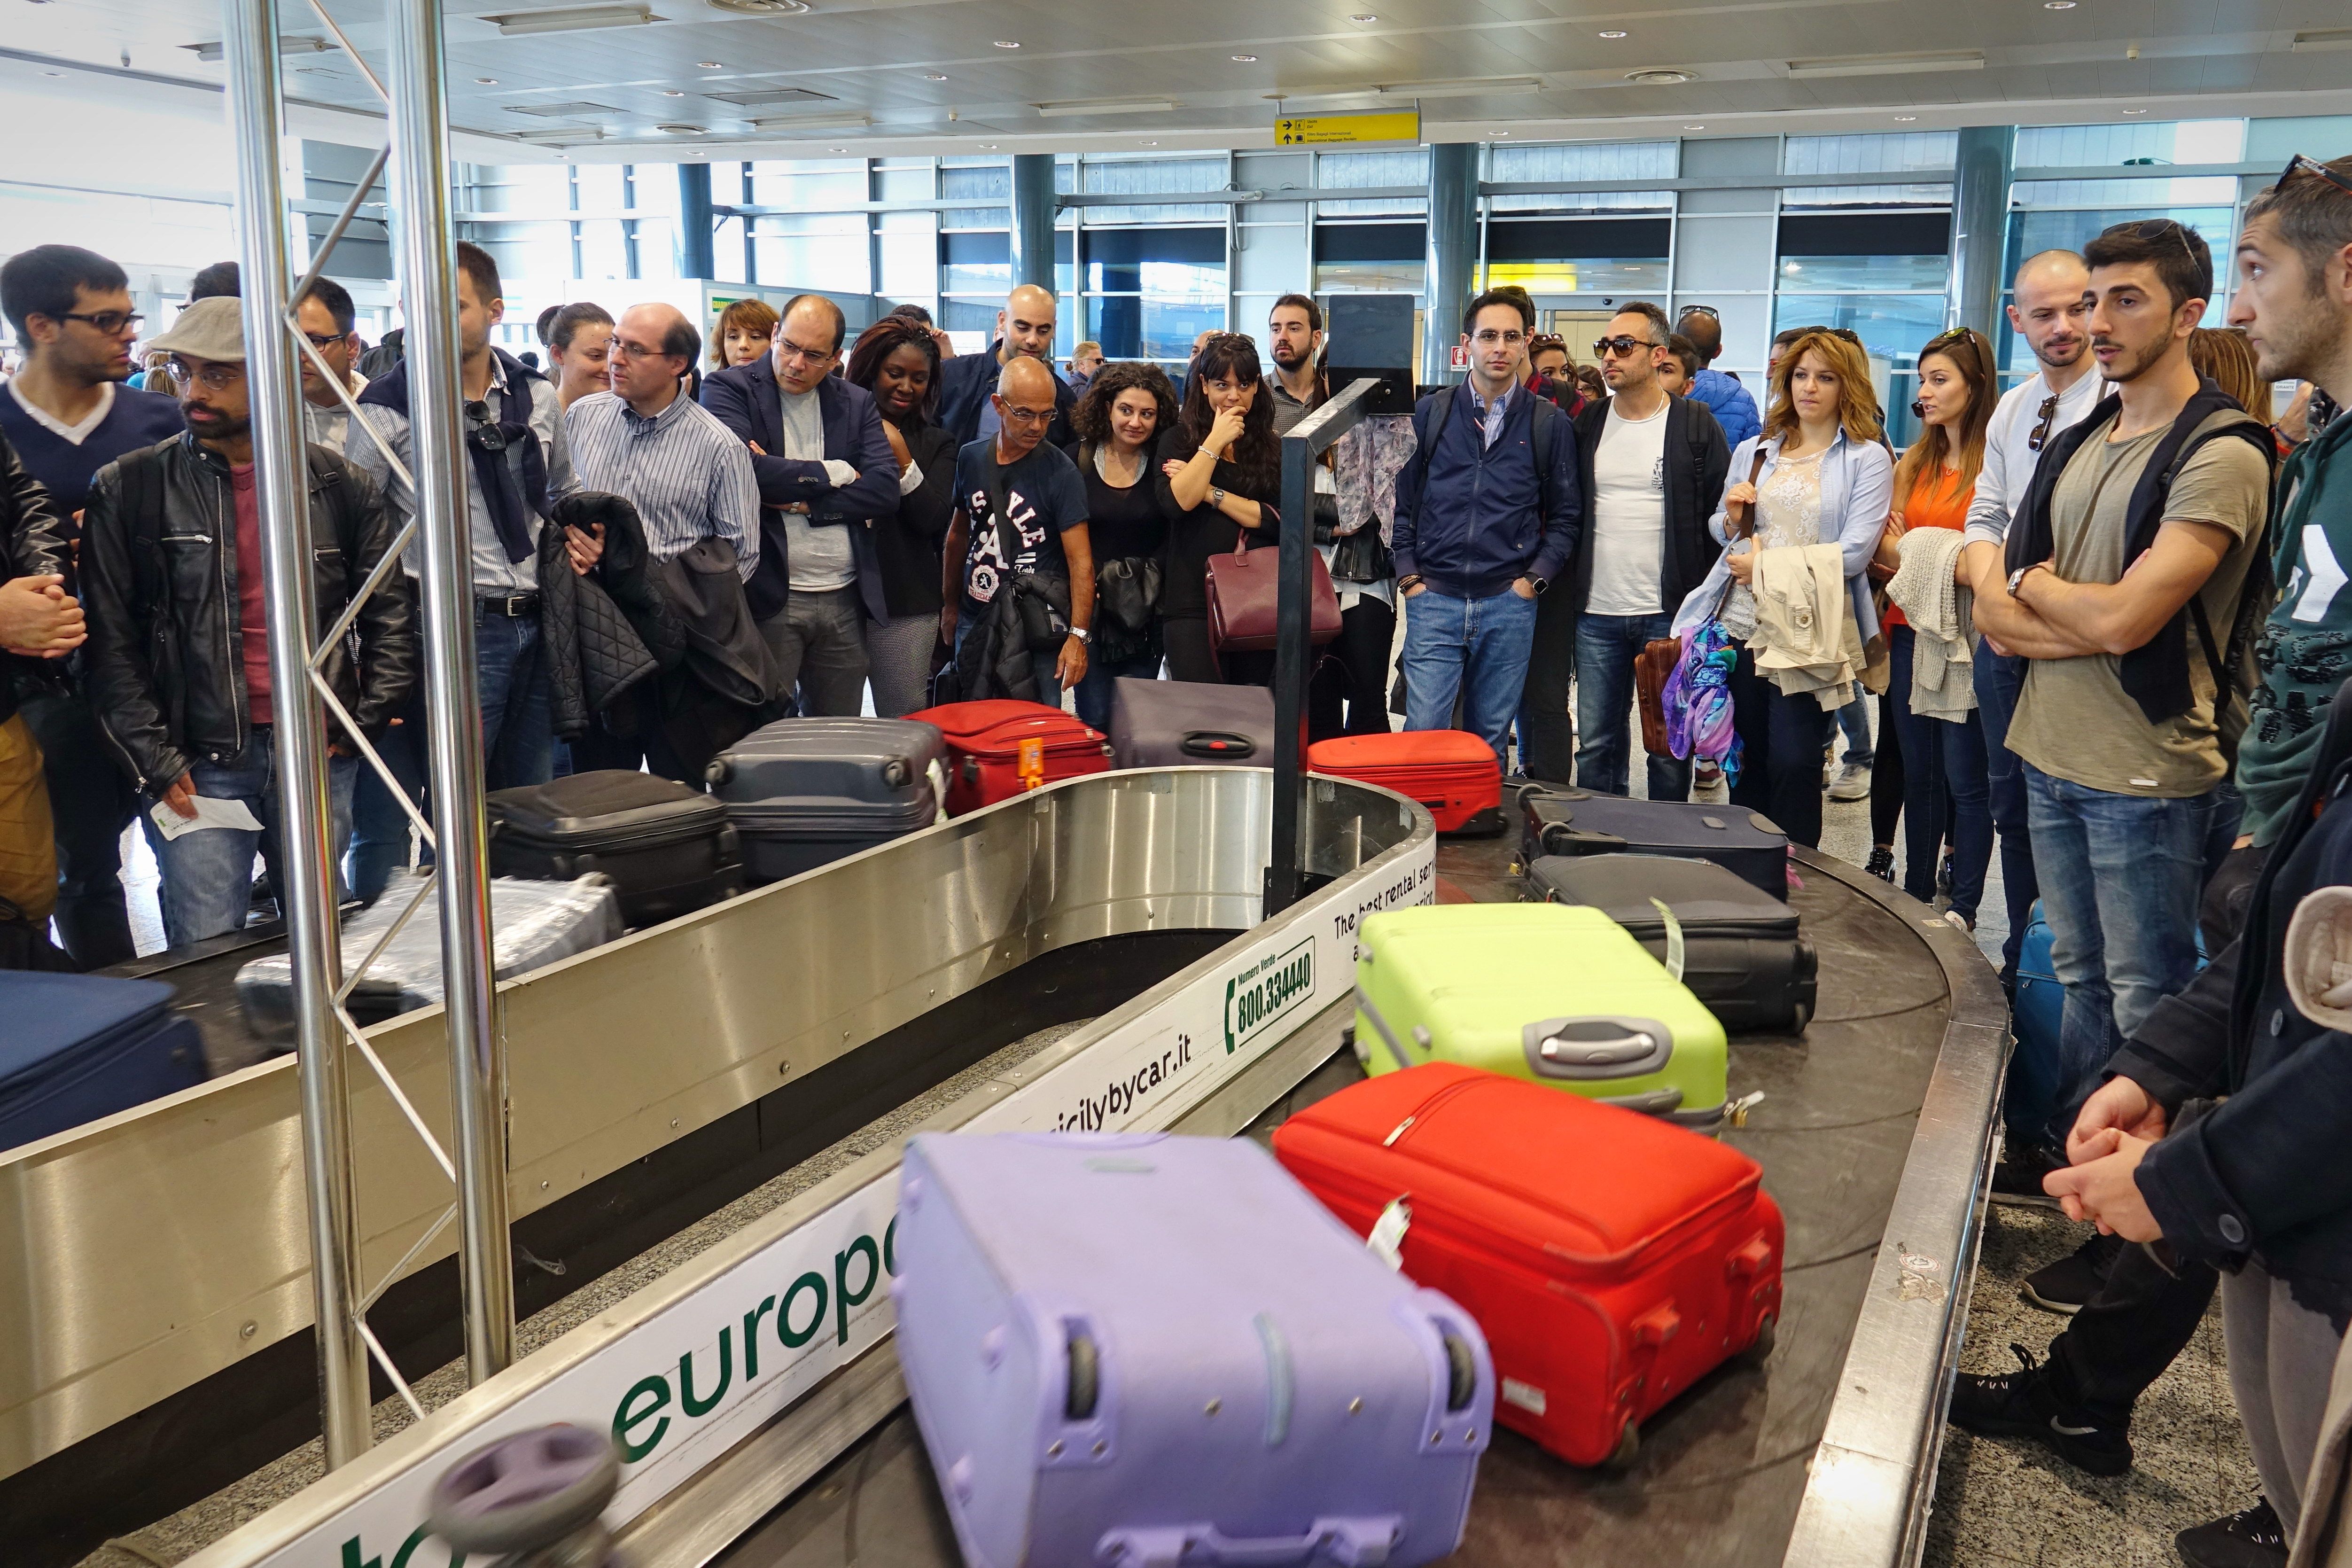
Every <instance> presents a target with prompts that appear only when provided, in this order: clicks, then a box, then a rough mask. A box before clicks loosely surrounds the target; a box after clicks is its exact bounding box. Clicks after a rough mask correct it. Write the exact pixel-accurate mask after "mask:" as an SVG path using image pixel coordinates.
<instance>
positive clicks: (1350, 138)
mask: <svg viewBox="0 0 2352 1568" xmlns="http://www.w3.org/2000/svg"><path fill="white" fill-rule="evenodd" d="M1274 140H1275V144H1276V146H1279V147H1330V146H1336V145H1338V144H1339V143H1341V142H1418V141H1420V140H1421V110H1418V109H1374V110H1364V111H1362V112H1360V113H1356V114H1286V115H1285V116H1283V117H1282V118H1281V119H1279V120H1277V121H1275V122H1274Z"/></svg>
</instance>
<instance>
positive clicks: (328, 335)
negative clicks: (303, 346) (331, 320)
mask: <svg viewBox="0 0 2352 1568" xmlns="http://www.w3.org/2000/svg"><path fill="white" fill-rule="evenodd" d="M302 335H303V336H304V337H306V338H308V339H310V346H311V347H312V348H314V349H317V350H318V351H319V352H320V353H326V352H327V351H328V350H329V349H331V348H334V347H336V346H337V345H338V344H341V342H344V341H345V339H344V335H343V334H342V333H341V332H304V333H303V334H302Z"/></svg>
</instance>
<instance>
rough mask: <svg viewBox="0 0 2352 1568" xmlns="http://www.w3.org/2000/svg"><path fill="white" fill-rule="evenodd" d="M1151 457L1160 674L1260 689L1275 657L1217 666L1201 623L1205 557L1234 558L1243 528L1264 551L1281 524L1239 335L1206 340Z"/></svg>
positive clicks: (1269, 406)
mask: <svg viewBox="0 0 2352 1568" xmlns="http://www.w3.org/2000/svg"><path fill="white" fill-rule="evenodd" d="M1159 455H1160V478H1159V479H1158V481H1157V488H1158V490H1159V493H1160V507H1161V510H1164V511H1165V512H1166V513H1167V515H1168V518H1169V521H1170V524H1171V538H1170V540H1169V546H1168V574H1167V578H1166V581H1165V582H1164V583H1163V584H1162V585H1161V587H1160V635H1161V637H1163V638H1164V639H1165V641H1166V643H1167V647H1168V673H1169V675H1170V677H1171V679H1177V680H1233V681H1236V682H1239V683H1241V684H1243V685H1248V686H1265V685H1268V684H1270V683H1271V682H1272V681H1273V679H1274V655H1273V654H1271V653H1268V652H1258V651H1253V652H1247V653H1229V654H1227V655H1225V656H1224V658H1223V661H1222V667H1221V661H1220V660H1219V659H1218V658H1217V656H1216V654H1215V652H1214V651H1213V649H1212V648H1211V647H1210V646H1209V619H1208V616H1209V600H1208V575H1209V557H1210V556H1212V555H1226V554H1230V553H1232V552H1233V551H1234V549H1236V548H1237V547H1238V546H1239V544H1240V542H1241V538H1242V531H1243V530H1244V529H1247V530H1249V531H1250V532H1251V534H1252V540H1251V542H1252V544H1253V546H1255V545H1260V544H1262V545H1264V546H1265V547H1266V548H1268V549H1271V548H1273V547H1274V544H1275V540H1276V529H1277V527H1278V525H1279V523H1280V521H1281V514H1280V513H1279V512H1278V511H1277V510H1276V505H1277V503H1278V502H1279V501H1280V500H1281V497H1282V442H1281V440H1280V438H1279V437H1276V435H1275V433H1274V399H1273V397H1272V396H1271V395H1268V394H1267V392H1266V390H1265V371H1264V369H1262V368H1261V367H1260V365H1259V364H1258V358H1257V344H1255V343H1254V342H1251V341H1250V340H1249V339H1248V338H1245V337H1244V336H1243V335H1242V334H1240V333H1239V332H1213V333H1211V334H1210V335H1209V338H1208V341H1207V342H1203V343H1202V345H1201V352H1200V353H1198V354H1196V355H1195V356H1194V357H1193V360H1192V384H1191V385H1190V386H1189V387H1188V388H1187V389H1186V391H1185V395H1184V408H1183V412H1182V414H1181V416H1180V417H1179V418H1178V420H1177V422H1176V426H1175V427H1174V428H1173V429H1171V430H1170V431H1169V432H1168V433H1167V434H1166V435H1164V436H1162V437H1160V454H1159Z"/></svg>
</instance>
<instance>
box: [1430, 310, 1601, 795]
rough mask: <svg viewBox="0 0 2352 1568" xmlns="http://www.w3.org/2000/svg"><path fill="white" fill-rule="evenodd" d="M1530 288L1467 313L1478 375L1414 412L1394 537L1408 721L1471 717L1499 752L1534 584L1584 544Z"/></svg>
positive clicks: (1571, 461) (1514, 703)
mask: <svg viewBox="0 0 2352 1568" xmlns="http://www.w3.org/2000/svg"><path fill="white" fill-rule="evenodd" d="M1534 325H1535V322H1534V320H1533V317H1532V311H1531V310H1530V308H1529V307H1528V304H1527V303H1526V302H1525V296H1519V297H1517V298H1514V297H1512V296H1510V295H1507V294H1501V293H1496V292H1494V291H1492V290H1489V291H1488V292H1486V293H1484V294H1481V295H1479V296H1478V297H1477V298H1476V299H1475V300H1471V301H1470V308H1469V310H1465V311H1464V312H1463V316H1462V342H1463V345H1464V346H1465V348H1467V349H1468V350H1469V351H1470V378H1469V379H1468V380H1467V381H1465V383H1463V384H1461V385H1460V386H1457V387H1449V388H1447V389H1446V390H1444V391H1443V392H1433V393H1431V394H1430V395H1428V396H1426V397H1424V398H1423V399H1422V400H1421V403H1420V405H1418V406H1417V407H1416V408H1414V410H1413V415H1412V423H1413V436H1414V439H1415V442H1416V449H1415V452H1414V455H1413V458H1412V461H1411V462H1408V463H1407V464H1406V465H1405V466H1404V468H1402V470H1401V471H1400V472H1399V473H1398V475H1397V481H1396V515H1395V521H1394V524H1393V527H1392V529H1391V537H1392V539H1393V541H1394V543H1393V547H1392V548H1393V552H1394V554H1395V557H1396V573H1397V575H1396V585H1397V592H1398V594H1399V595H1401V596H1402V600H1403V602H1404V605H1405V623H1404V658H1403V666H1404V680H1405V724H1404V727H1405V728H1406V729H1408V730H1444V729H1447V728H1450V727H1451V726H1452V723H1453V713H1454V699H1455V698H1456V697H1457V696H1459V697H1460V698H1461V699H1462V705H1463V719H1462V727H1463V728H1464V729H1465V730H1468V731H1470V732H1471V733H1473V734H1475V735H1476V736H1478V737H1479V738H1480V739H1481V740H1483V741H1485V742H1486V743H1487V744H1488V745H1490V746H1492V747H1494V748H1495V754H1496V757H1498V758H1499V757H1501V756H1502V754H1503V748H1504V746H1505V745H1506V744H1507V737H1508V734H1509V731H1510V726H1511V715H1512V714H1513V713H1514V712H1515V711H1516V710H1517V708H1518V705H1519V693H1520V691H1521V689H1523V688H1524V686H1525V685H1526V682H1527V673H1528V655H1529V653H1530V652H1531V651H1532V649H1533V647H1534V644H1535V631H1536V597H1537V595H1540V594H1541V593H1543V592H1544V591H1545V590H1546V589H1547V588H1549V587H1550V586H1551V584H1552V582H1553V580H1554V579H1556V578H1558V577H1559V575H1560V574H1561V573H1562V571H1564V570H1565V569H1566V567H1567V565H1568V562H1569V557H1570V555H1571V554H1573V553H1574V552H1575V549H1576V536H1577V531H1578V528H1579V526H1580V523H1579V520H1580V516H1581V513H1582V506H1581V503H1580V499H1579V498H1580V491H1579V489H1578V485H1577V461H1576V433H1575V431H1574V429H1573V428H1572V427H1571V426H1570V423H1569V420H1568V416H1566V415H1564V414H1562V413H1560V411H1559V409H1558V408H1556V407H1554V406H1553V405H1551V404H1550V403H1549V402H1548V401H1547V400H1545V399H1543V398H1540V397H1538V396H1536V395H1534V394H1532V393H1530V392H1528V389H1527V387H1526V386H1525V385H1524V384H1523V379H1524V377H1523V374H1522V369H1521V366H1522V363H1523V361H1524V360H1525V358H1526V354H1527V342H1528V331H1529V330H1530V329H1531V328H1532V327H1533V326H1534Z"/></svg>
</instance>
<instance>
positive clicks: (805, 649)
mask: <svg viewBox="0 0 2352 1568" xmlns="http://www.w3.org/2000/svg"><path fill="white" fill-rule="evenodd" d="M847 328H848V321H847V318H845V317H844V316H843V315H842V313H841V307H840V306H838V305H836V304H835V303H834V302H833V301H832V300H828V299H826V298H825V297H824V295H822V294H802V295H798V296H796V297H794V298H793V300H790V301H789V302H788V303H786V305H785V306H784V314H783V319H782V321H779V322H777V324H776V338H775V342H774V344H773V345H772V347H771V348H770V350H769V352H768V353H765V354H763V355H761V357H760V358H758V359H755V360H753V361H751V363H748V364H739V365H737V366H735V367H734V368H733V369H731V370H722V371H718V372H714V373H713V374H712V375H711V376H710V378H709V380H708V381H706V382H704V383H703V384H702V404H703V406H704V407H706V408H708V409H709V410H710V412H711V413H713V414H715V415H717V416H719V423H720V424H722V425H724V426H727V428H728V429H730V430H731V431H733V432H734V433H735V435H736V436H737V437H740V439H741V440H742V441H743V443H744V446H745V448H746V449H747V450H748V451H750V453H751V471H752V473H753V474H754V475H755V476H756V477H757V478H758V479H759V484H760V503H761V505H760V518H761V538H760V570H759V572H758V574H755V575H754V576H753V577H752V578H751V581H750V582H749V583H747V584H744V590H743V592H744V595H745V597H747V598H748V599H749V600H750V601H751V614H752V616H753V617H754V618H756V619H757V620H758V621H759V623H760V631H761V636H763V637H766V639H767V642H768V647H769V648H770V649H771V650H772V651H773V652H774V654H775V656H776V665H777V668H778V673H779V676H780V678H781V679H782V684H783V688H784V689H786V690H790V689H792V688H793V684H794V683H795V682H797V683H798V684H799V687H800V693H801V711H802V712H803V713H805V714H810V715H814V716H817V717H824V718H837V719H855V718H856V717H857V715H858V714H859V713H860V712H862V711H864V710H865V702H866V668H867V660H866V617H867V616H872V617H873V618H874V619H875V620H877V621H887V620H888V619H889V618H890V615H889V608H888V606H887V605H885V604H884V603H883V598H882V571H881V564H880V562H879V561H878V560H877V557H876V556H875V553H874V537H873V534H872V532H871V529H872V526H873V523H874V521H875V520H876V519H882V520H886V521H887V519H890V518H894V517H896V516H898V497H899V496H900V495H901V494H903V493H905V492H906V491H908V490H912V489H916V488H917V487H919V485H920V484H921V483H922V479H923V476H922V472H921V470H920V469H909V470H908V472H907V473H906V474H903V475H902V474H901V473H900V472H899V471H898V459H897V458H896V457H894V456H893V455H892V454H891V451H890V442H889V438H888V437H887V436H885V435H884V434H883V430H882V416H881V413H880V411H879V410H878V409H877V408H876V407H875V405H874V397H873V395H872V394H871V393H869V392H867V391H866V389H865V388H864V387H862V386H853V385H851V384H849V383H848V382H847V381H845V380H844V379H842V378H841V377H840V376H837V375H835V374H833V370H834V367H835V365H836V364H838V363H840V362H841V341H842V337H843V334H844V333H845V331H847Z"/></svg>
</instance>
